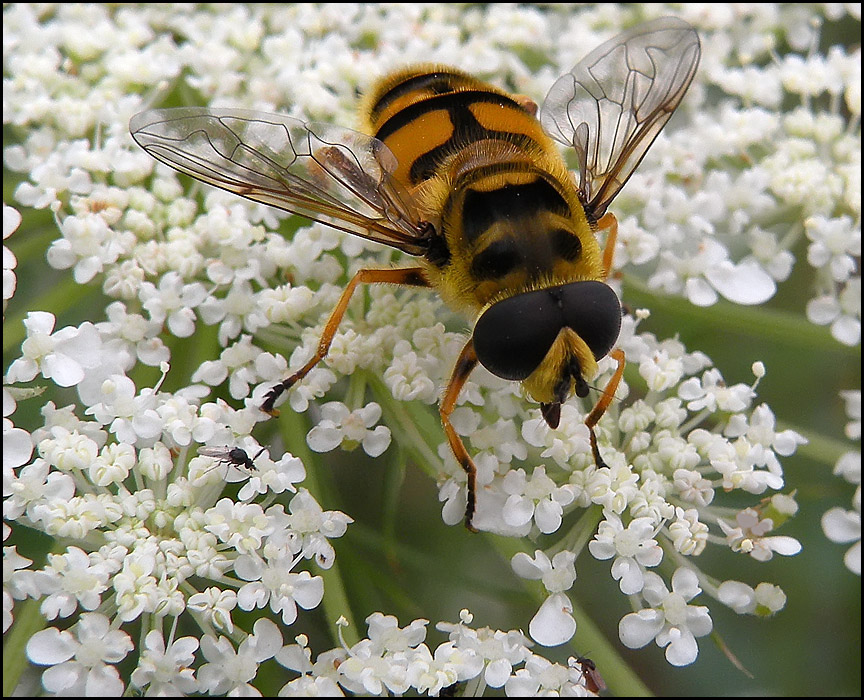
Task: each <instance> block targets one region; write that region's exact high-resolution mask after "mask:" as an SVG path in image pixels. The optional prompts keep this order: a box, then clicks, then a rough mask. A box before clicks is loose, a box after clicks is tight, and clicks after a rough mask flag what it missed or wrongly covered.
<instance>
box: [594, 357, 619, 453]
mask: <svg viewBox="0 0 864 700" xmlns="http://www.w3.org/2000/svg"><path fill="white" fill-rule="evenodd" d="M609 357H611V358H612V359H613V360H615V361H616V362H617V363H618V367H617V368H616V369H615V374H613V375H612V379H610V380H609V383H608V384H607V385H606V387H605V388H604V389H603V394H602V395H601V396H600V400H599V401H598V402H597V404H596V405H595V406H594V408H592V409H591V413H589V414H588V415H587V416H586V417H585V425H587V426H588V432H589V434H590V436H591V452H592V454H593V455H594V463H595V464H596V465H597V466H598V467H605V466H606V463H605V462H604V461H603V458H602V457H600V449H599V448H598V447H597V436H596V435H595V434H594V426H595V425H597V422H598V421H599V420H600V419H601V418H602V417H603V414H604V413H606V409H607V408H609V404H611V403H612V401H613V399H614V398H615V392H616V391H617V390H618V384H620V383H621V377H622V376H623V375H624V351H623V350H621V349H618V348H616V349H615V350H613V351H612V352H610V353H609Z"/></svg>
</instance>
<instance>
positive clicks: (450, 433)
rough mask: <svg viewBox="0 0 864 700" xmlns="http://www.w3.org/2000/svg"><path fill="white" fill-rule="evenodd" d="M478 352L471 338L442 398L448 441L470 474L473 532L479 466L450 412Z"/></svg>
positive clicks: (469, 507) (468, 518)
mask: <svg viewBox="0 0 864 700" xmlns="http://www.w3.org/2000/svg"><path fill="white" fill-rule="evenodd" d="M477 362H478V360H477V353H476V352H474V341H473V340H469V341H468V342H467V343H465V347H463V348H462V352H461V353H460V354H459V359H458V360H456V366H455V367H454V368H453V374H452V375H451V376H450V382H449V383H448V384H447V391H446V392H445V393H444V398H442V399H441V406H440V408H439V411H440V412H441V423H442V424H443V425H444V433H445V434H446V435H447V441H448V442H449V443H450V449H452V450H453V454H454V455H456V460H457V461H458V462H459V465H460V466H461V467H462V469H464V470H465V473H466V474H467V475H468V503H467V504H466V506H465V527H467V528H468V529H469V530H471V532H477V530H476V529H475V528H474V525H473V524H472V522H471V521H472V520H473V519H474V508H475V505H476V497H477V467H475V466H474V462H473V460H472V459H471V457H470V455H469V454H468V450H466V449H465V444H464V443H463V442H462V438H460V437H459V436H458V435H457V434H456V431H455V430H454V429H453V426H452V425H451V423H450V414H451V413H453V409H454V408H455V407H456V400H457V399H458V398H459V392H460V391H462V387H463V386H465V382H466V381H467V380H468V375H470V374H471V372H472V371H473V370H474V368H475V367H476V366H477Z"/></svg>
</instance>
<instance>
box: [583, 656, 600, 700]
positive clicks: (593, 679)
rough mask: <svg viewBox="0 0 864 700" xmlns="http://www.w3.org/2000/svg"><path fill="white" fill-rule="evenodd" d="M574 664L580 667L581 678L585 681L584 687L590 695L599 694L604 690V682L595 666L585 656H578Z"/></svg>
mask: <svg viewBox="0 0 864 700" xmlns="http://www.w3.org/2000/svg"><path fill="white" fill-rule="evenodd" d="M576 663H577V664H579V665H580V666H581V667H582V677H583V679H584V681H585V687H586V688H587V689H588V690H589V691H591V692H592V693H601V692H602V691H604V690H606V681H604V680H603V676H601V675H600V671H598V670H597V666H596V664H595V663H594V662H593V661H592V660H591V659H589V658H588V657H587V656H580V657H579V658H578V659H576Z"/></svg>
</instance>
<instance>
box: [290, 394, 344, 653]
mask: <svg viewBox="0 0 864 700" xmlns="http://www.w3.org/2000/svg"><path fill="white" fill-rule="evenodd" d="M278 420H279V429H280V433H281V436H282V439H283V440H284V442H285V447H286V449H287V450H288V451H290V452H291V454H293V455H294V456H295V457H299V458H300V459H301V460H302V461H303V464H304V465H305V467H306V479H305V480H304V481H303V486H304V487H306V489H307V490H308V491H309V493H311V494H312V495H313V496H314V497H315V499H316V500H317V501H319V502H321V501H322V499H324V496H323V493H324V492H327V491H330V490H331V489H330V488H329V487H328V485H327V484H326V479H327V477H326V471H325V469H326V468H325V467H324V466H323V465H322V463H321V460H320V459H319V458H318V457H317V455H315V453H313V452H312V450H310V449H309V447H308V446H307V445H306V433H307V431H308V425H307V424H306V419H305V417H304V416H303V415H301V414H299V413H295V412H294V411H292V410H290V409H288V408H286V409H285V410H284V411H283V413H282V415H281V416H280V418H279V419H278ZM322 480H323V482H324V483H322ZM319 573H320V575H321V577H322V578H323V579H324V598H323V600H322V605H323V608H324V616H325V617H326V619H327V621H328V622H329V624H330V629H331V630H332V631H333V644H334V645H335V646H338V645H339V638H338V637H337V636H336V633H335V626H334V625H335V623H336V620H338V619H339V618H340V617H344V618H345V619H346V620H347V621H348V627H345V628H343V629H342V636H343V638H344V639H345V642H346V644H348V646H352V645H354V644H356V643H357V642H358V641H360V636H361V635H360V633H359V630H358V628H357V625H356V624H355V622H354V615H353V613H352V611H351V604H350V602H349V600H348V592H347V588H346V586H345V580H344V578H343V576H342V573H341V569H340V567H339V561H338V558H337V559H336V560H335V561H334V562H333V565H332V566H331V567H330V568H329V569H321V570H320V571H319Z"/></svg>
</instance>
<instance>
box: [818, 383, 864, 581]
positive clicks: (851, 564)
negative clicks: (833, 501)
mask: <svg viewBox="0 0 864 700" xmlns="http://www.w3.org/2000/svg"><path fill="white" fill-rule="evenodd" d="M842 398H843V399H844V402H845V404H846V413H847V415H848V416H849V418H850V421H849V422H848V423H847V424H846V437H848V438H849V439H850V440H857V441H858V442H860V441H861V390H860V389H859V390H857V391H844V392H842ZM834 474H835V475H836V476H839V477H841V478H842V479H844V480H846V481H848V482H849V483H850V484H854V485H855V494H854V495H853V496H852V510H845V509H844V508H841V507H840V506H835V507H834V508H831V509H829V510H828V511H827V512H826V513H825V514H824V515H823V516H822V529H823V531H824V532H825V536H826V537H827V538H828V539H829V540H831V541H832V542H838V543H842V544H848V543H849V542H853V543H854V544H853V545H852V546H851V547H850V548H849V549H848V550H846V556H844V557H843V561H844V563H845V564H846V568H848V569H849V571H851V572H852V573H854V574H857V575H858V576H860V575H861V450H860V449H858V450H849V451H848V452H844V453H843V454H842V455H841V456H840V458H839V459H838V460H837V463H836V464H835V465H834Z"/></svg>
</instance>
